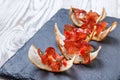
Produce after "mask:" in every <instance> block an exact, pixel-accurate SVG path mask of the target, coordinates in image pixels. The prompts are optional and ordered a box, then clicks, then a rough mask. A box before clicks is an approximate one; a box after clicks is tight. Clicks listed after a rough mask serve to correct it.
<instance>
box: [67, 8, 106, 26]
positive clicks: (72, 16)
mask: <svg viewBox="0 0 120 80" xmlns="http://www.w3.org/2000/svg"><path fill="white" fill-rule="evenodd" d="M74 9H76V11H75V10H74ZM78 10H79V9H77V8H72V7H71V8H70V10H69V17H70V19H71V21H72V22H73V23H74V25H76V26H77V27H81V25H83V24H84V21H83V20H80V19H79V20H78V19H77V18H76V16H75V13H76V12H77V16H78V17H81V18H82V19H84V18H85V17H86V14H87V12H86V11H84V10H79V12H78ZM80 13H81V14H80ZM94 13H95V12H94ZM96 14H97V13H96ZM96 16H97V19H95V22H96V23H98V22H100V21H102V20H103V19H104V18H105V17H106V11H105V8H103V10H102V13H101V14H100V15H98V14H97V15H96ZM96 16H93V17H96Z"/></svg>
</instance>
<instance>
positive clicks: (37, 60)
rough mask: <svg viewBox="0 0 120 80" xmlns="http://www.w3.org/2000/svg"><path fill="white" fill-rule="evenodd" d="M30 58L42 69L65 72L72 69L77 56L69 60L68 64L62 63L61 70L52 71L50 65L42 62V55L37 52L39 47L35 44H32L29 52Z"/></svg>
mask: <svg viewBox="0 0 120 80" xmlns="http://www.w3.org/2000/svg"><path fill="white" fill-rule="evenodd" d="M28 58H29V60H30V62H31V63H32V64H34V65H35V66H36V67H38V68H39V69H42V70H46V71H51V72H63V71H66V70H68V69H70V68H71V67H72V66H73V61H74V59H75V57H73V58H72V59H71V60H67V66H64V65H62V66H61V68H60V70H59V71H52V69H51V68H50V67H49V66H48V65H45V64H43V63H42V61H41V58H40V56H39V55H38V53H37V49H36V48H35V46H34V45H31V46H30V49H29V52H28Z"/></svg>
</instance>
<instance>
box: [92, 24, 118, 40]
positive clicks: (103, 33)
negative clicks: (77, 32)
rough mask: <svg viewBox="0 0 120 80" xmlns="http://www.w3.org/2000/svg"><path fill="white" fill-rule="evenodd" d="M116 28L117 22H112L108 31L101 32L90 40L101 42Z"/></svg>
mask: <svg viewBox="0 0 120 80" xmlns="http://www.w3.org/2000/svg"><path fill="white" fill-rule="evenodd" d="M116 27H117V22H113V23H112V25H111V26H110V27H109V28H108V29H106V30H104V31H102V32H101V33H100V34H99V35H98V36H95V35H94V36H93V37H92V40H95V41H102V40H103V39H105V38H106V37H107V35H108V34H109V33H110V32H111V31H113V30H114V29H115V28H116Z"/></svg>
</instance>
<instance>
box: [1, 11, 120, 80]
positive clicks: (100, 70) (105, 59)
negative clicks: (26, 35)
mask: <svg viewBox="0 0 120 80" xmlns="http://www.w3.org/2000/svg"><path fill="white" fill-rule="evenodd" d="M105 21H107V22H108V23H109V25H111V23H112V22H113V21H117V22H118V27H117V28H116V29H115V30H114V31H113V32H111V33H110V34H109V36H108V37H107V38H106V39H105V40H104V41H102V42H94V41H92V42H91V44H92V45H93V46H94V47H95V48H97V47H98V46H99V45H102V50H101V51H100V53H99V55H98V57H97V59H95V60H94V61H93V62H92V63H90V64H89V65H74V66H73V67H72V68H71V69H69V70H68V71H65V72H62V73H52V72H47V71H43V70H40V69H38V68H37V67H35V66H34V65H33V64H31V63H30V61H29V59H28V50H29V47H30V46H31V44H34V45H35V46H36V47H37V48H41V50H43V51H45V49H46V48H47V47H49V46H52V47H55V49H56V50H57V52H59V50H58V48H57V44H56V41H55V34H54V23H55V22H56V23H57V24H58V27H59V29H60V31H61V32H63V26H64V24H67V23H72V22H71V21H70V19H69V17H68V10H65V9H61V10H60V11H58V12H57V13H56V14H55V16H53V17H52V18H51V19H50V20H49V21H48V22H47V23H46V24H45V25H44V26H43V27H42V28H41V29H40V30H39V31H38V32H37V33H36V34H35V35H34V36H33V37H32V38H31V39H30V40H29V41H28V42H27V43H26V44H25V45H24V46H23V47H22V48H21V49H19V50H18V52H17V53H16V55H14V56H13V57H12V58H11V59H9V60H8V61H7V62H6V63H5V64H4V65H3V66H2V67H1V68H0V76H1V77H7V78H9V80H11V79H12V80H17V79H19V80H120V52H119V50H120V32H119V31H120V26H119V24H120V20H119V19H116V18H112V17H107V18H106V19H105ZM59 53H60V52H59Z"/></svg>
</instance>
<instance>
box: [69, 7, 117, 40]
mask: <svg viewBox="0 0 120 80" xmlns="http://www.w3.org/2000/svg"><path fill="white" fill-rule="evenodd" d="M69 16H70V19H71V21H72V22H73V24H74V25H76V26H77V27H80V28H82V29H87V30H88V31H89V34H91V33H92V32H93V31H94V29H95V31H94V35H93V37H92V39H91V40H95V41H102V40H103V39H104V38H105V37H106V36H107V35H108V34H109V33H110V32H111V31H113V30H114V29H115V28H116V26H117V22H113V24H112V25H111V26H110V27H109V28H107V22H105V21H102V20H103V19H104V18H105V17H106V12H105V9H104V8H103V11H102V13H101V15H99V14H98V13H96V12H93V11H92V10H90V11H89V12H86V11H85V10H80V9H77V8H71V9H70V10H69Z"/></svg>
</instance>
